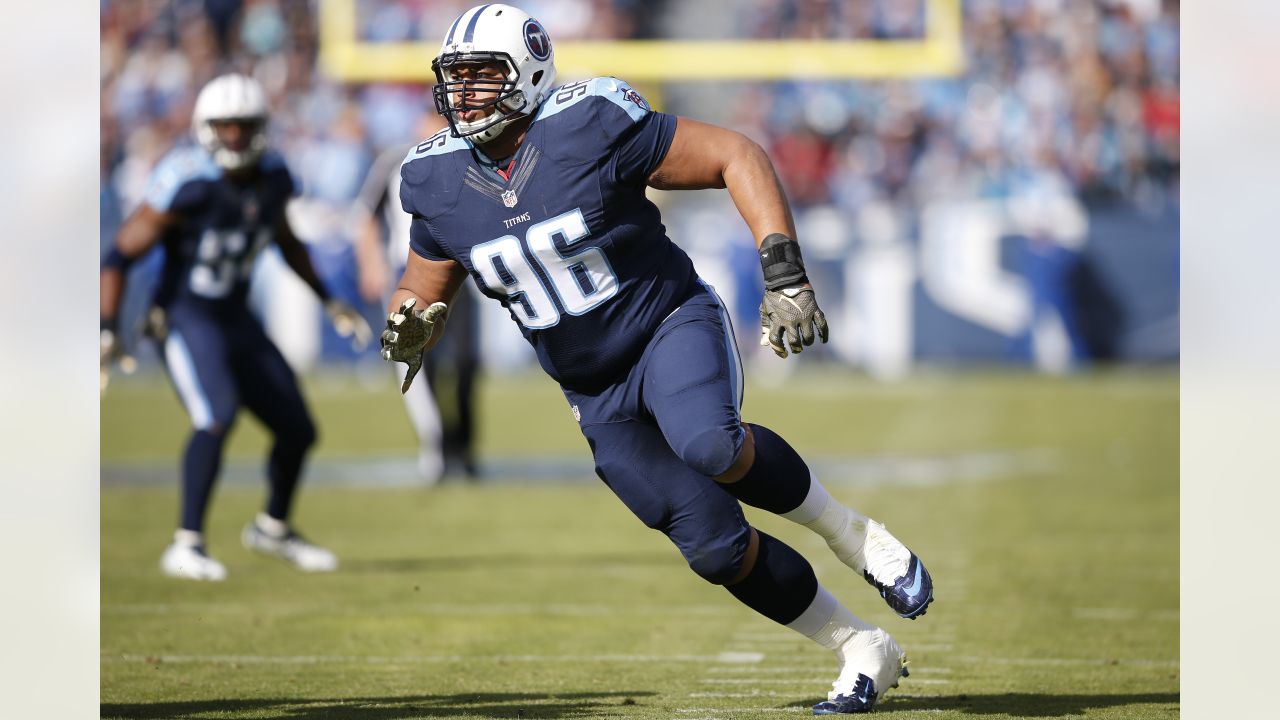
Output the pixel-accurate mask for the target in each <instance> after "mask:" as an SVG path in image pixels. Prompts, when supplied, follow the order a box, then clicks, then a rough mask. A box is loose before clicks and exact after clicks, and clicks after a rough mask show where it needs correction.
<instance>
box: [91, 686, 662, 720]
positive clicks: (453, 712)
mask: <svg viewBox="0 0 1280 720" xmlns="http://www.w3.org/2000/svg"><path fill="white" fill-rule="evenodd" d="M655 694H656V693H652V692H599V693H595V692H586V693H457V694H452V695H409V696H401V697H385V698H327V699H326V698H320V699H308V698H260V699H254V700H186V701H175V702H156V703H103V704H102V705H101V706H100V712H99V715H100V716H101V717H102V718H103V719H104V720H116V719H119V720H152V719H157V718H172V719H174V720H181V719H182V718H207V717H210V716H214V717H234V716H236V715H238V714H241V713H243V714H245V715H246V716H251V717H255V718H261V717H267V718H283V719H286V720H393V719H395V720H399V719H401V718H438V717H463V716H466V717H481V718H578V717H604V716H608V715H611V714H613V713H614V712H620V711H621V708H623V707H626V706H634V705H637V704H638V703H637V700H636V698H644V697H650V696H653V695H655Z"/></svg>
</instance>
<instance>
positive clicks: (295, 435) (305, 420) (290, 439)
mask: <svg viewBox="0 0 1280 720" xmlns="http://www.w3.org/2000/svg"><path fill="white" fill-rule="evenodd" d="M319 436H320V434H319V432H317V431H316V424H315V423H314V422H312V421H311V418H310V417H309V416H307V415H301V416H299V417H297V418H294V421H293V422H291V423H289V424H288V426H286V427H284V428H282V429H281V430H280V432H278V433H277V435H276V439H277V440H279V441H280V442H287V443H289V444H290V445H293V446H294V447H298V448H302V449H306V448H309V447H311V446H312V445H315V444H316V440H318V439H319Z"/></svg>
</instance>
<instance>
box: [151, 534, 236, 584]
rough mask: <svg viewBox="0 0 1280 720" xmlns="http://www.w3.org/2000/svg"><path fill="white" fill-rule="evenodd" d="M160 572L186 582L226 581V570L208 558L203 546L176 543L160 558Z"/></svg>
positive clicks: (166, 549) (220, 564)
mask: <svg viewBox="0 0 1280 720" xmlns="http://www.w3.org/2000/svg"><path fill="white" fill-rule="evenodd" d="M160 570H161V571H162V572H164V574H165V575H168V576H169V577H175V578H185V579H187V580H226V579H227V569H226V568H225V567H223V565H222V563H220V562H218V561H217V560H214V559H213V558H211V557H209V556H208V554H206V553H205V551H204V546H203V545H191V544H188V543H182V542H176V541H175V542H174V543H173V544H172V545H170V546H169V547H167V548H165V551H164V554H163V555H161V556H160Z"/></svg>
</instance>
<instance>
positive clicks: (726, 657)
mask: <svg viewBox="0 0 1280 720" xmlns="http://www.w3.org/2000/svg"><path fill="white" fill-rule="evenodd" d="M763 659H764V655H763V654H762V653H720V654H718V655H218V654H208V655H203V654H191V655H182V654H158V655H139V654H136V653H125V654H120V655H116V654H111V653H105V654H103V655H102V661H103V662H147V663H154V662H157V661H158V662H160V663H239V664H242V665H253V664H257V665H317V664H324V663H351V664H361V663H364V664H371V665H392V664H414V663H451V662H471V661H477V660H478V661H490V662H513V663H542V662H693V663H729V664H750V663H758V662H760V661H761V660H763Z"/></svg>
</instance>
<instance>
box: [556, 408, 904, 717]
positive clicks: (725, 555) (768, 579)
mask: <svg viewBox="0 0 1280 720" xmlns="http://www.w3.org/2000/svg"><path fill="white" fill-rule="evenodd" d="M580 412H581V411H580ZM588 412H589V409H588ZM583 433H584V434H585V435H586V436H587V439H588V442H589V443H590V445H591V448H592V453H593V455H594V457H595V461H596V472H597V473H598V474H599V475H600V477H601V478H602V479H604V480H605V482H606V483H607V484H608V485H609V487H610V488H611V489H612V490H613V491H614V493H615V494H617V495H618V497H619V498H620V499H621V500H622V501H623V502H624V503H625V504H626V505H627V507H628V508H630V509H631V511H632V512H633V513H635V514H636V516H637V517H639V518H640V519H641V520H642V521H643V522H644V523H645V524H647V525H649V526H650V527H653V528H655V529H657V530H660V531H662V532H663V533H665V534H666V535H667V537H668V538H670V539H671V541H672V542H673V543H674V544H675V545H676V546H677V547H678V548H679V550H680V552H681V554H682V555H683V556H684V557H685V560H686V561H687V562H688V563H689V566H690V568H691V569H693V571H694V572H695V573H697V574H698V575H700V576H701V577H702V578H704V579H705V580H707V581H708V582H711V583H714V584H718V585H724V586H725V588H726V589H727V590H728V591H729V592H730V593H731V594H732V595H733V596H734V597H735V598H737V599H738V600H739V601H740V602H742V603H743V604H744V605H746V606H748V607H750V608H751V609H753V610H755V611H756V612H758V613H760V614H761V615H763V616H765V617H767V618H769V619H770V620H773V621H774V622H777V623H779V624H781V625H783V626H785V627H788V628H790V629H792V630H795V631H796V632H799V633H800V634H802V635H804V636H806V637H808V638H810V639H812V640H813V641H815V642H817V643H818V644H820V645H822V646H823V647H826V648H828V649H830V650H832V651H834V652H835V653H836V657H837V660H838V662H839V663H840V674H839V677H838V678H837V680H836V681H835V683H834V684H833V690H832V691H831V693H830V694H829V695H828V697H829V703H824V704H823V705H824V706H825V705H829V704H830V703H838V704H839V705H838V706H836V705H832V707H838V708H843V709H839V711H840V712H852V711H855V710H857V711H861V710H869V709H870V708H871V707H872V706H873V705H874V703H875V701H876V699H877V698H878V697H879V696H880V695H881V694H882V693H883V692H884V691H885V690H887V689H888V688H890V687H893V686H895V685H897V682H898V677H899V675H900V673H901V671H902V668H903V667H904V663H905V657H904V655H903V653H902V650H901V648H899V647H898V645H897V643H896V642H894V640H893V638H891V637H890V636H889V634H888V633H886V632H885V631H884V630H881V629H879V628H877V627H874V626H872V625H870V624H868V623H866V622H863V621H862V620H860V619H858V618H857V617H856V616H854V615H853V614H852V613H851V612H849V611H848V610H847V609H846V608H844V607H843V606H841V605H840V604H839V603H838V602H837V601H836V600H835V598H833V597H832V596H831V594H830V593H829V592H827V591H826V589H825V588H823V587H822V586H821V585H820V584H819V583H818V579H817V577H816V576H815V575H814V572H813V567H812V566H811V565H810V564H809V562H808V561H807V560H805V559H804V557H803V556H801V555H800V554H799V553H798V552H796V551H795V550H794V549H792V548H791V547H789V546H788V545H787V544H786V543H783V542H782V541H781V540H778V539H777V538H774V537H772V536H770V535H768V534H766V533H763V532H760V531H758V530H755V529H753V528H751V527H750V526H749V525H748V524H747V521H746V518H745V517H744V516H743V514H742V508H741V507H740V506H739V505H738V502H737V501H736V500H735V499H734V498H733V497H731V496H730V495H728V494H727V493H725V492H724V491H723V490H722V489H721V488H720V487H719V486H718V485H717V484H716V483H715V482H714V481H713V480H712V479H711V478H709V477H707V476H706V475H705V474H702V473H699V472H696V471H694V470H692V469H691V468H689V467H688V465H687V464H686V462H685V461H684V460H683V459H681V458H680V457H678V456H676V455H675V453H674V452H672V450H671V448H670V447H669V445H668V443H667V441H666V439H665V438H664V437H663V436H662V434H661V432H659V431H658V430H657V429H656V428H654V427H653V426H652V425H650V424H648V423H642V422H638V421H620V422H610V423H602V424H590V423H589V424H586V425H584V427H583ZM822 707H823V706H819V708H822ZM850 708H853V709H850Z"/></svg>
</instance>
